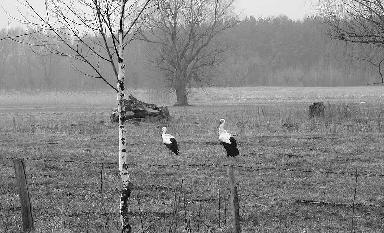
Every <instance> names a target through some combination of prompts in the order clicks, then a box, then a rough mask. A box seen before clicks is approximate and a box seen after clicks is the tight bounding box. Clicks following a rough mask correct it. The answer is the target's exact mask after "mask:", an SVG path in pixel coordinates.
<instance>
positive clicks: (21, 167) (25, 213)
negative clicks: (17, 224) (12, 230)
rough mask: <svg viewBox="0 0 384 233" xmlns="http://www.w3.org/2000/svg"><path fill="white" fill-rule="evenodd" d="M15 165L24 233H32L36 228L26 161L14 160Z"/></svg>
mask: <svg viewBox="0 0 384 233" xmlns="http://www.w3.org/2000/svg"><path fill="white" fill-rule="evenodd" d="M13 164H14V168H15V175H16V182H17V186H18V188H19V197H20V202H21V217H22V220H23V231H24V232H30V231H33V230H34V226H33V217H32V205H31V200H30V197H29V191H28V184H27V177H26V175H25V164H24V159H14V160H13Z"/></svg>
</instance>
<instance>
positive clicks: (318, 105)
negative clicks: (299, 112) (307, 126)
mask: <svg viewBox="0 0 384 233" xmlns="http://www.w3.org/2000/svg"><path fill="white" fill-rule="evenodd" d="M324 111H325V106H324V103H323V102H315V103H313V104H312V105H310V106H309V118H314V117H324Z"/></svg>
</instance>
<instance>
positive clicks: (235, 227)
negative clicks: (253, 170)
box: [227, 158, 241, 233]
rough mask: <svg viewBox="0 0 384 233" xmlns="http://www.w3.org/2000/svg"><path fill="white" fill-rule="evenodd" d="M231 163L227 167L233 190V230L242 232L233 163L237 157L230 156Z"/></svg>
mask: <svg viewBox="0 0 384 233" xmlns="http://www.w3.org/2000/svg"><path fill="white" fill-rule="evenodd" d="M229 159H230V163H229V164H228V167H227V174H228V177H229V184H230V190H231V201H232V228H233V232H235V233H240V232H241V227H240V214H239V196H238V194H237V186H236V182H235V175H234V173H233V164H234V162H235V158H229Z"/></svg>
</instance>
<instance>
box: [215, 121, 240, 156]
mask: <svg viewBox="0 0 384 233" xmlns="http://www.w3.org/2000/svg"><path fill="white" fill-rule="evenodd" d="M224 124H225V120H224V119H220V125H219V140H220V144H221V145H223V146H224V149H225V150H226V151H227V156H228V157H235V156H238V155H239V150H238V149H237V143H236V140H235V138H234V137H233V136H232V135H231V134H230V133H228V132H227V131H226V130H225V129H224Z"/></svg>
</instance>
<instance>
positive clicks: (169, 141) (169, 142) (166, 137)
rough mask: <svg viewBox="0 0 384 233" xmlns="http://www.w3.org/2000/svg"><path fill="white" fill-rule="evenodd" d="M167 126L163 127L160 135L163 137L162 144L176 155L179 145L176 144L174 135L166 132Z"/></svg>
mask: <svg viewBox="0 0 384 233" xmlns="http://www.w3.org/2000/svg"><path fill="white" fill-rule="evenodd" d="M166 132H167V127H163V133H162V134H161V137H162V138H163V143H164V145H165V146H166V147H167V148H168V149H169V150H170V151H172V152H173V153H175V154H176V155H178V154H179V147H178V146H177V142H176V139H175V137H174V136H172V135H170V134H167V133H166Z"/></svg>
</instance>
